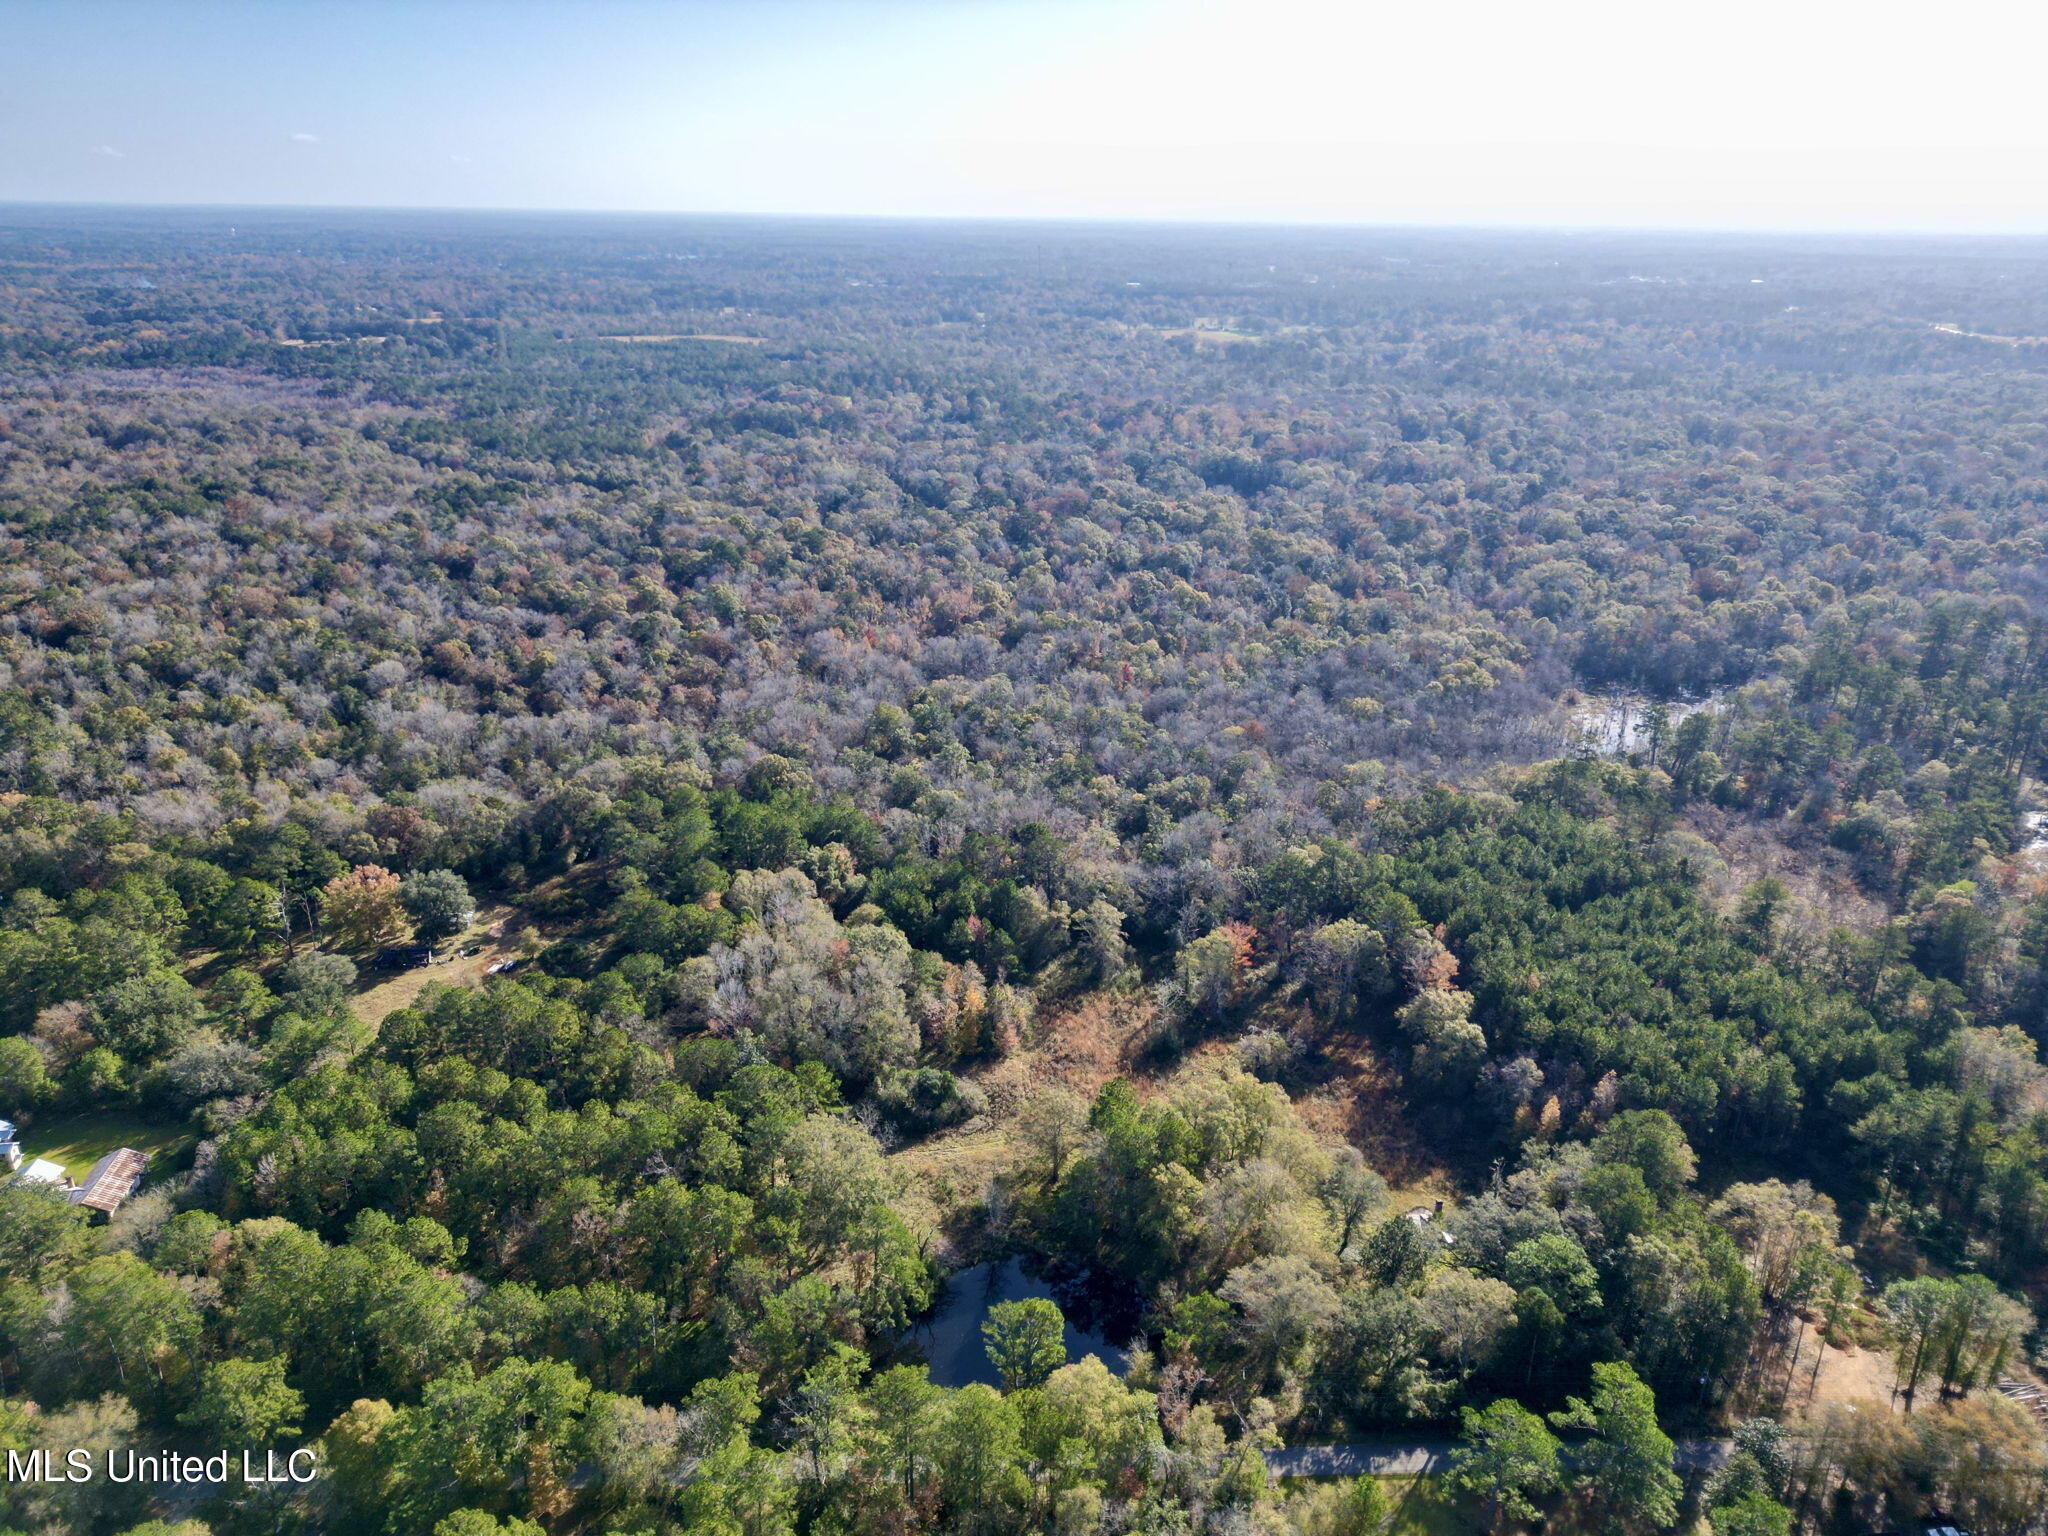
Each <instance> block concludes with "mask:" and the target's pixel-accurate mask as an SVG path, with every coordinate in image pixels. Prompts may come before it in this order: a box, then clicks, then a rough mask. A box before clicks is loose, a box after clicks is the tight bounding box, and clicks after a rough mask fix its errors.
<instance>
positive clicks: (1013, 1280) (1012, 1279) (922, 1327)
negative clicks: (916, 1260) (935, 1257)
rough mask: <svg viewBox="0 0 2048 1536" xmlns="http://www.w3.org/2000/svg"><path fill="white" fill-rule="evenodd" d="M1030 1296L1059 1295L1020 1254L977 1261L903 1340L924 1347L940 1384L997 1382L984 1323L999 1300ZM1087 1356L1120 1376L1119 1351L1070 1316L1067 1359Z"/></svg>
mask: <svg viewBox="0 0 2048 1536" xmlns="http://www.w3.org/2000/svg"><path fill="white" fill-rule="evenodd" d="M1034 1296H1043V1297H1045V1298H1047V1299H1049V1300H1052V1301H1058V1300H1059V1298H1058V1297H1057V1296H1054V1295H1053V1290H1052V1287H1051V1286H1049V1285H1047V1284H1046V1283H1045V1282H1044V1281H1043V1280H1034V1279H1032V1278H1031V1277H1030V1276H1029V1275H1027V1274H1025V1273H1024V1265H1023V1262H1022V1261H1021V1260H1019V1259H1007V1260H1005V1261H1004V1262H1003V1263H1001V1264H977V1265H975V1266H974V1267H973V1268H972V1269H963V1270H961V1271H960V1273H959V1274H957V1275H954V1276H953V1277H952V1278H951V1279H950V1280H948V1281H947V1282H946V1294H945V1298H944V1300H943V1301H942V1302H941V1303H940V1306H939V1310H938V1311H937V1312H935V1313H934V1314H933V1315H932V1317H931V1320H930V1321H929V1322H924V1323H919V1324H918V1325H917V1326H916V1327H915V1328H913V1329H911V1330H910V1333H909V1335H908V1336H907V1337H906V1338H905V1340H904V1342H905V1343H906V1344H909V1345H912V1346H914V1347H915V1348H917V1349H920V1350H922V1351H923V1353H924V1357H925V1359H926V1360H927V1361H928V1362H929V1363H930V1365H931V1373H932V1380H933V1381H935V1382H937V1383H938V1384H939V1385H940V1386H942V1387H964V1386H966V1385H967V1384H968V1383H969V1382H970V1381H979V1382H985V1383H987V1384H988V1385H989V1386H992V1387H993V1386H999V1385H1001V1378H1000V1377H998V1376H997V1375H996V1368H995V1367H994V1366H993V1365H991V1364H990V1363H989V1358H988V1350H987V1349H986V1348H985V1347H984V1346H983V1343H982V1338H981V1325H982V1322H983V1320H984V1319H985V1318H987V1316H988V1309H989V1308H990V1307H992V1306H994V1305H995V1304H996V1303H997V1302H999V1301H1025V1300H1028V1299H1030V1298H1031V1297H1034ZM1085 1355H1099V1356H1100V1357H1101V1359H1102V1363H1103V1364H1104V1365H1106V1366H1108V1367H1109V1368H1110V1369H1111V1370H1112V1371H1114V1372H1116V1374H1117V1375H1119V1376H1121V1375H1123V1373H1124V1370H1125V1368H1126V1367H1127V1365H1128V1364H1129V1361H1128V1360H1127V1358H1126V1356H1125V1355H1124V1352H1123V1351H1122V1350H1120V1349H1118V1348H1117V1347H1116V1346H1115V1345H1113V1344H1111V1343H1110V1342H1109V1341H1108V1340H1107V1339H1104V1338H1102V1337H1101V1336H1100V1335H1098V1334H1093V1333H1084V1332H1083V1331H1082V1330H1081V1329H1079V1328H1076V1327H1075V1326H1074V1324H1073V1322H1072V1320H1071V1319H1070V1320H1069V1321H1068V1323H1067V1359H1068V1361H1069V1362H1073V1361H1078V1360H1080V1359H1081V1358H1082V1357H1083V1356H1085Z"/></svg>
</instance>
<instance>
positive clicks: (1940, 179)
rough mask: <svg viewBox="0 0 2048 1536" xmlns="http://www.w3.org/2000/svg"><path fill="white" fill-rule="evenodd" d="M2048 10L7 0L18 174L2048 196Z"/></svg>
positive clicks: (1394, 218) (1422, 199)
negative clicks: (2045, 97) (2046, 87)
mask: <svg viewBox="0 0 2048 1536" xmlns="http://www.w3.org/2000/svg"><path fill="white" fill-rule="evenodd" d="M2024 9H2025V11H2026V12H2027V14H2026V15H2024V16H2023V15H2021V14H2019V12H2020V11H2021V10H2022V8H2021V7H2017V6H2011V5H2009V4H2006V3H1998V4H1994V3H1991V0H1952V3H1948V4H1945V5H1944V6H1942V7H1941V8H1940V10H1939V12H1938V13H1930V12H1928V11H1927V10H1926V9H1925V8H1915V9H1913V10H1906V9H1903V8H1902V9H1900V10H1898V11H1897V12H1896V13H1894V12H1890V11H1887V9H1886V8H1885V7H1884V6H1883V5H1880V4H1875V3H1865V4H1862V5H1859V6H1857V7H1854V8H1850V7H1845V6H1842V5H1840V4H1838V3H1832V0H1830V3H1812V0H1779V3H1774V4H1773V3H1760V0H1725V3H1717V4H1714V5H1711V6H1707V5H1695V6H1646V5H1643V4H1641V3H1640V0H1549V3H1545V4H1534V3H1530V0H1520V3H1508V0H1406V3H1402V4H1381V3H1379V0H1357V3H1346V0H744V3H738V0H666V3H655V0H552V3H542V0H492V3H485V0H0V49H4V52H5V63H4V67H0V200H4V201H43V200H51V201H90V202H163V203H237V204H251V203H270V204H316V205H317V204H329V205H333V204H339V205H368V206H433V207H483V208H564V209H576V208H582V209H647V210H662V211H707V212H708V211H726V212H758V213H823V214H834V213H856V214H902V215H976V216H1024V217H1081V218H1118V217H1125V218H1167V219H1226V220H1247V219H1255V220H1268V219H1270V220H1307V221H1339V222H1364V223H1507V224H1550V225H1560V224H1562V225H1625V226H1627V225H1632V226H1665V227H1669V226H1681V227H1722V228H1777V229H1786V228H1832V229H1842V228H1864V229H1872V228H1875V229H1953V230H1979V229H1994V230H2026V231H2048V178H2044V176H2043V174H2042V170H2041V167H2042V165H2043V164H2044V160H2043V156H2044V154H2048V114H2044V113H2043V112H2041V111H2040V109H2039V107H2038V104H2037V103H2038V96H2039V92H2038V87H2037V84H2036V80H2035V78H2034V76H2035V72H2036V70H2037V67H2038V60H2039V59H2040V57H2041V56H2042V54H2041V45H2042V43H2043V42H2044V41H2048V20H2044V15H2043V12H2042V11H2041V9H2040V8H2036V7H2027V8H2024Z"/></svg>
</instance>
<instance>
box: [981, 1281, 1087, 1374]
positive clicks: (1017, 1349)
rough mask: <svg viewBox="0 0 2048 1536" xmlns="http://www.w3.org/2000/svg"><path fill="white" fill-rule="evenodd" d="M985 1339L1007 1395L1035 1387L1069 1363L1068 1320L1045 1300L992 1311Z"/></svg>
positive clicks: (986, 1321)
mask: <svg viewBox="0 0 2048 1536" xmlns="http://www.w3.org/2000/svg"><path fill="white" fill-rule="evenodd" d="M981 1337H982V1340H983V1342H984V1344H985V1345H986V1346H987V1348H988V1358H989V1363H990V1364H991V1365H993V1366H994V1367H995V1368H996V1374H997V1375H999V1376H1001V1377H1002V1379H1003V1390H1004V1391H1005V1392H1016V1391H1020V1390H1021V1389H1023V1388H1025V1387H1035V1386H1038V1385H1039V1384H1040V1383H1042V1382H1043V1381H1044V1380H1045V1379H1046V1377H1048V1376H1050V1375H1051V1374H1052V1373H1053V1372H1054V1371H1056V1370H1058V1369H1059V1368H1060V1367H1061V1366H1063V1365H1065V1364H1066V1363H1067V1320H1066V1318H1065V1316H1064V1315H1063V1314H1062V1313H1061V1312H1060V1309H1059V1308H1058V1307H1057V1306H1055V1305H1054V1304H1053V1303H1052V1302H1050V1301H1048V1300H1046V1299H1045V1298H1044V1297H1042V1296H1033V1297H1030V1298H1028V1299H1026V1300H1024V1301H1000V1302H997V1303H996V1304H995V1305H994V1306H992V1307H990V1308H989V1309H988V1316H987V1317H986V1318H985V1319H984V1320H983V1321H982V1325H981Z"/></svg>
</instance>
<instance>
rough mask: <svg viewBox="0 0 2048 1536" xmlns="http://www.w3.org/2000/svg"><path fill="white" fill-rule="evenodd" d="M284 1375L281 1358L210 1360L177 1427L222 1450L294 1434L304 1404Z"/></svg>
mask: <svg viewBox="0 0 2048 1536" xmlns="http://www.w3.org/2000/svg"><path fill="white" fill-rule="evenodd" d="M284 1376H285V1362H284V1361H283V1360H281V1359H272V1360H239V1359H227V1360H218V1361H215V1362H214V1363H213V1364H212V1365H209V1366H208V1367H207V1368H206V1370H205V1372H204V1374H203V1375H202V1376H201V1378H200V1383H199V1393H198V1396H197V1397H196V1398H194V1399H193V1403H192V1406H191V1407H190V1408H189V1409H187V1410H186V1411H185V1412H184V1413H182V1414H180V1415H179V1417H178V1422H179V1423H181V1424H183V1425H184V1426H185V1427H186V1428H187V1429H192V1430H197V1431H198V1432H199V1433H200V1434H201V1435H202V1436H203V1437H204V1438H205V1439H206V1440H207V1441H208V1442H209V1443H211V1444H213V1445H217V1446H225V1447H235V1446H250V1447H261V1446H266V1445H270V1444H272V1443H274V1442H276V1441H278V1440H283V1439H286V1438H289V1437H290V1436H292V1435H296V1434H297V1433H298V1432H299V1423H300V1420H301V1419H303V1418H304V1417H305V1412H306V1400H305V1399H304V1398H303V1397H301V1396H300V1395H299V1394H298V1392H297V1391H295V1390H294V1389H293V1388H292V1387H291V1386H289V1385H287V1384H286V1382H285V1379H284Z"/></svg>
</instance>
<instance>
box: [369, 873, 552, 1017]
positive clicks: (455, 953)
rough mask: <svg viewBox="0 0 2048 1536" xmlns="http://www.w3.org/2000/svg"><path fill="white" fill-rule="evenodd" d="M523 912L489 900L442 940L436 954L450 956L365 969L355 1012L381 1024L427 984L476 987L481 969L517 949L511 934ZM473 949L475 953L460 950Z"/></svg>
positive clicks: (415, 998)
mask: <svg viewBox="0 0 2048 1536" xmlns="http://www.w3.org/2000/svg"><path fill="white" fill-rule="evenodd" d="M521 921H522V918H521V916H520V914H519V913H517V912H515V911H514V910H513V909H512V908H511V907H508V906H505V905H504V904H502V903H498V902H493V903H491V904H490V905H488V906H484V907H481V908H479V909H478V911H477V915H476V920H475V921H474V922H473V923H471V924H470V925H469V927H468V928H466V929H464V930H463V932H462V933H461V934H460V935H458V936H457V937H456V938H454V939H452V940H449V941H446V942H444V943H442V944H441V945H440V946H438V948H437V949H436V953H437V954H441V955H445V956H448V957H449V958H447V959H445V960H442V961H441V962H439V963H438V964H435V965H416V966H414V967H413V968H412V969H411V970H406V971H397V972H392V971H365V972H364V973H363V983H364V984H363V985H362V986H361V990H360V991H358V992H357V993H356V1000H355V1010H356V1017H357V1018H359V1019H361V1020H362V1021H363V1022H364V1023H365V1024H381V1023H383V1022H384V1020H385V1018H386V1017H388V1016H389V1015H391V1014H394V1013H396V1012H397V1011H398V1010H399V1009H401V1008H410V1007H411V1006H412V1005H413V1004H414V1003H416V1002H418V1001H419V997H420V994H421V993H422V992H424V991H426V990H427V988H428V987H430V986H433V985H436V984H439V985H441V986H444V987H480V986H482V985H483V984H484V978H485V975H486V974H487V973H488V972H489V970H490V968H491V967H492V966H493V965H495V964H496V963H497V962H498V961H500V960H506V959H511V958H513V957H514V956H516V955H518V954H519V953H520V950H519V944H518V941H517V939H516V937H515V936H514V935H515V934H516V931H517V930H518V928H519V926H520V923H521ZM465 949H474V950H475V951H476V953H475V954H473V955H466V954H463V953H462V951H463V950H465Z"/></svg>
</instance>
